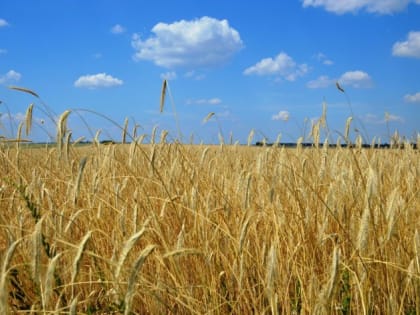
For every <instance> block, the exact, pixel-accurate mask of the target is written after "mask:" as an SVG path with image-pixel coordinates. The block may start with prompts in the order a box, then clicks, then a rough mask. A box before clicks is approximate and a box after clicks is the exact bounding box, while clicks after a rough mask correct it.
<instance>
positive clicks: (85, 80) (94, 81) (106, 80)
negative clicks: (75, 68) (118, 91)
mask: <svg viewBox="0 0 420 315" xmlns="http://www.w3.org/2000/svg"><path fill="white" fill-rule="evenodd" d="M122 84H123V81H122V80H120V79H117V78H114V77H112V76H110V75H108V74H106V73H98V74H92V75H90V74H88V75H83V76H81V77H80V78H78V79H77V80H76V81H75V82H74V86H75V87H78V88H90V89H95V88H101V87H112V86H118V85H122Z"/></svg>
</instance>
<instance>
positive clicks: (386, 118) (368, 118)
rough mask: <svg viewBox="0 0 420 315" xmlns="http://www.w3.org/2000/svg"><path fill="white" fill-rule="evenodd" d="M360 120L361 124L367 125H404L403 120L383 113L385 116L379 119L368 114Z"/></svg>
mask: <svg viewBox="0 0 420 315" xmlns="http://www.w3.org/2000/svg"><path fill="white" fill-rule="evenodd" d="M361 119H362V120H363V122H365V123H367V124H378V125H380V124H385V123H389V122H398V123H404V121H405V120H404V118H403V117H401V116H398V115H394V114H390V113H385V115H384V116H383V117H380V116H378V115H375V114H371V113H368V114H366V115H364V116H362V117H361Z"/></svg>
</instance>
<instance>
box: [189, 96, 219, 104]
mask: <svg viewBox="0 0 420 315" xmlns="http://www.w3.org/2000/svg"><path fill="white" fill-rule="evenodd" d="M221 103H222V100H221V99H220V98H218V97H213V98H209V99H205V98H202V99H197V100H194V99H190V100H188V101H187V105H219V104H221Z"/></svg>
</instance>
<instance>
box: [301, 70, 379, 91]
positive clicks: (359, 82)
mask: <svg viewBox="0 0 420 315" xmlns="http://www.w3.org/2000/svg"><path fill="white" fill-rule="evenodd" d="M336 82H339V83H340V85H342V86H351V87H354V88H368V87H371V86H372V78H371V77H370V75H369V74H367V73H366V72H364V71H360V70H356V71H347V72H345V73H343V74H342V75H341V76H340V77H339V78H330V77H329V76H326V75H322V76H320V77H318V78H317V79H315V80H312V81H309V82H308V83H307V84H306V86H307V87H308V88H310V89H322V88H327V87H329V86H332V85H334V84H335V83H336Z"/></svg>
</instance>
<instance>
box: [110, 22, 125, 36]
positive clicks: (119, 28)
mask: <svg viewBox="0 0 420 315" xmlns="http://www.w3.org/2000/svg"><path fill="white" fill-rule="evenodd" d="M124 32H125V27H123V26H122V25H120V24H115V25H114V26H113V27H111V33H112V34H121V33H124Z"/></svg>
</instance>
